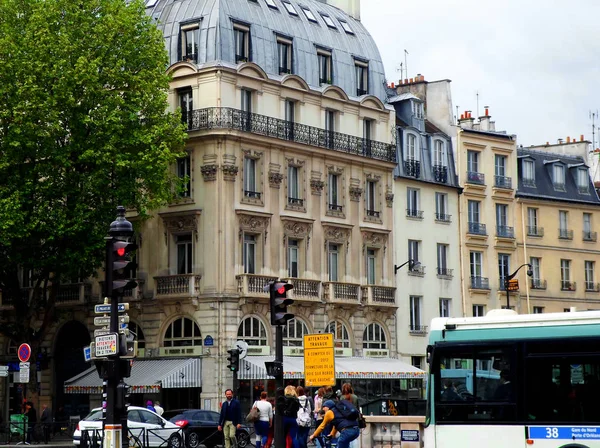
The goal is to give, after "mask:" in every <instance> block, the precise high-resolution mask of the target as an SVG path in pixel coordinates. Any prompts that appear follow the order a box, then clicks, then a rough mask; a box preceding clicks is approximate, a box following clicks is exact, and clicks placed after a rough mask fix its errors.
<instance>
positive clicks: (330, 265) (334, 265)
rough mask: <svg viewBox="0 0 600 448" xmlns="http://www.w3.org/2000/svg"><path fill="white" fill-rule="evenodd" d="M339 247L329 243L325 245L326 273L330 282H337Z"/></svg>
mask: <svg viewBox="0 0 600 448" xmlns="http://www.w3.org/2000/svg"><path fill="white" fill-rule="evenodd" d="M339 268H340V245H339V244H335V243H329V244H328V245H327V272H328V274H329V281H330V282H337V281H339Z"/></svg>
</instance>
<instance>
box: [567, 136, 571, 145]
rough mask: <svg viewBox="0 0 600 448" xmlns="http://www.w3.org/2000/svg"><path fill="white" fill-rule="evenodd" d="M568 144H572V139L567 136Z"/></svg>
mask: <svg viewBox="0 0 600 448" xmlns="http://www.w3.org/2000/svg"><path fill="white" fill-rule="evenodd" d="M567 143H571V137H569V136H568V135H567Z"/></svg>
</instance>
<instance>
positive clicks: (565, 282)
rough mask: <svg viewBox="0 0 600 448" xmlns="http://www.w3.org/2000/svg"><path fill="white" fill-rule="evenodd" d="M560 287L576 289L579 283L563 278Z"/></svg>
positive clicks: (566, 289)
mask: <svg viewBox="0 0 600 448" xmlns="http://www.w3.org/2000/svg"><path fill="white" fill-rule="evenodd" d="M560 289H561V291H576V290H577V283H575V282H571V281H569V280H561V281H560Z"/></svg>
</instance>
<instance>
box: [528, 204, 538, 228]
mask: <svg viewBox="0 0 600 448" xmlns="http://www.w3.org/2000/svg"><path fill="white" fill-rule="evenodd" d="M527 225H528V226H529V228H530V232H529V233H533V234H536V233H537V231H536V230H537V227H538V209H537V208H532V207H528V208H527Z"/></svg>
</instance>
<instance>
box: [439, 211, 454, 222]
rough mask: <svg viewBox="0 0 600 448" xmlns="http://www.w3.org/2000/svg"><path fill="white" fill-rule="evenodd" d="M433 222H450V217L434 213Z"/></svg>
mask: <svg viewBox="0 0 600 448" xmlns="http://www.w3.org/2000/svg"><path fill="white" fill-rule="evenodd" d="M435 220H436V221H440V222H451V221H452V215H446V214H445V213H436V214H435Z"/></svg>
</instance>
